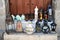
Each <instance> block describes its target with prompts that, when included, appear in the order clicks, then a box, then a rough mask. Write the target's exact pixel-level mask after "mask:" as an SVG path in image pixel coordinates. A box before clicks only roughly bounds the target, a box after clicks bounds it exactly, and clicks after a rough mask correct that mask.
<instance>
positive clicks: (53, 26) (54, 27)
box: [51, 22, 56, 31]
mask: <svg viewBox="0 0 60 40" xmlns="http://www.w3.org/2000/svg"><path fill="white" fill-rule="evenodd" d="M51 28H52V31H55V29H56V23H54V22H53V23H52V24H51Z"/></svg>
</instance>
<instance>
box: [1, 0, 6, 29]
mask: <svg viewBox="0 0 60 40" xmlns="http://www.w3.org/2000/svg"><path fill="white" fill-rule="evenodd" d="M5 16H6V12H5V1H4V0H0V29H2V30H5Z"/></svg>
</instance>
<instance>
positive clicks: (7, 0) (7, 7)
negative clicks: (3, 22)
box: [5, 0, 56, 15]
mask: <svg viewBox="0 0 60 40" xmlns="http://www.w3.org/2000/svg"><path fill="white" fill-rule="evenodd" d="M53 2H56V0H52V5H53V6H54V8H53V9H54V10H56V5H54V4H55V3H53ZM5 6H6V7H5V8H6V15H7V14H8V13H10V12H9V0H5Z"/></svg>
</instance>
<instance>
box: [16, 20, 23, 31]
mask: <svg viewBox="0 0 60 40" xmlns="http://www.w3.org/2000/svg"><path fill="white" fill-rule="evenodd" d="M16 32H22V23H21V21H18V22H17V24H16Z"/></svg>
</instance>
